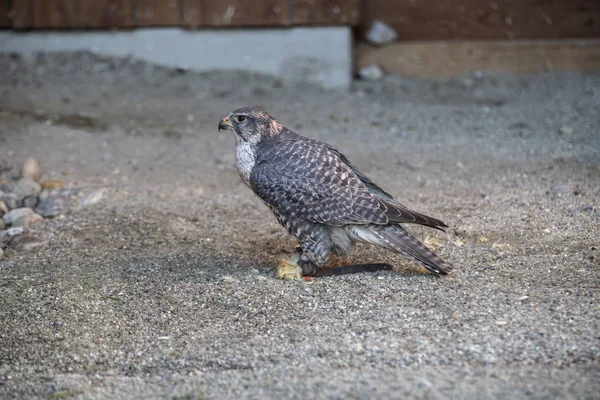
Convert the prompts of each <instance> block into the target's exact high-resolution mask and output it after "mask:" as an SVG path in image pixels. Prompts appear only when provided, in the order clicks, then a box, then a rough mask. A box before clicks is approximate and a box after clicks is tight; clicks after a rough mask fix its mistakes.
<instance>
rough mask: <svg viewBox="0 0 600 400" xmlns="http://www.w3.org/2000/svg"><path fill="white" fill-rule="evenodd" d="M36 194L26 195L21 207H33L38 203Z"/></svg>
mask: <svg viewBox="0 0 600 400" xmlns="http://www.w3.org/2000/svg"><path fill="white" fill-rule="evenodd" d="M38 201H39V199H38V196H37V195H35V194H33V195H31V196H27V197H25V198H24V199H23V207H29V208H34V207H35V206H37V204H38Z"/></svg>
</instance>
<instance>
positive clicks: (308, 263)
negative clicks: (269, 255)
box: [277, 246, 317, 279]
mask: <svg viewBox="0 0 600 400" xmlns="http://www.w3.org/2000/svg"><path fill="white" fill-rule="evenodd" d="M316 273H317V267H316V265H315V264H314V262H313V261H312V260H311V259H310V257H309V256H308V253H304V252H303V251H302V248H301V247H300V246H298V247H296V250H295V251H294V254H292V257H290V258H289V259H288V260H281V261H280V262H279V265H278V266H277V278H279V279H300V278H301V277H303V276H314V275H315V274H316Z"/></svg>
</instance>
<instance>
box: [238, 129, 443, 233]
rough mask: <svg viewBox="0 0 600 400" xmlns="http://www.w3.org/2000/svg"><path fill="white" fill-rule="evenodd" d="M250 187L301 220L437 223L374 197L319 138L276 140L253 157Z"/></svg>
mask: <svg viewBox="0 0 600 400" xmlns="http://www.w3.org/2000/svg"><path fill="white" fill-rule="evenodd" d="M369 182H370V181H369ZM250 185H251V187H252V189H253V190H254V192H255V193H256V194H257V195H258V196H259V197H260V198H261V199H262V200H264V201H265V202H267V203H268V204H270V205H271V206H273V207H275V208H276V209H277V210H278V211H279V212H280V213H282V214H284V215H287V216H290V217H292V218H296V219H299V220H306V221H310V222H315V223H321V224H325V225H347V224H379V225H385V224H388V223H401V222H412V223H421V224H425V225H430V226H436V225H440V224H441V222H440V221H437V220H433V219H428V218H427V217H425V216H421V215H420V214H417V213H414V212H411V211H408V210H401V209H399V208H398V207H396V206H394V205H393V204H391V203H390V202H388V201H386V199H384V198H378V197H377V196H374V195H373V194H372V193H371V192H370V191H369V188H368V187H367V186H366V185H365V184H364V183H363V182H362V181H361V179H360V178H359V177H358V176H357V174H356V173H355V172H354V171H353V168H352V167H350V166H349V165H348V164H347V163H346V162H345V161H344V160H343V158H342V157H341V156H340V154H339V153H338V152H337V151H336V150H335V149H331V148H329V147H328V146H327V145H325V144H324V143H321V142H317V141H312V140H290V141H284V142H279V143H277V144H275V145H274V146H273V147H271V148H270V149H268V150H266V151H265V152H264V154H263V155H262V156H261V157H260V158H259V159H258V160H257V164H256V166H255V167H254V169H253V170H252V173H251V175H250ZM384 193H385V192H384ZM392 201H393V200H392ZM442 226H443V225H442Z"/></svg>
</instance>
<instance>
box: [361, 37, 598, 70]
mask: <svg viewBox="0 0 600 400" xmlns="http://www.w3.org/2000/svg"><path fill="white" fill-rule="evenodd" d="M356 62H357V65H358V67H359V68H361V67H364V66H367V65H372V64H376V65H379V66H381V67H382V68H383V69H384V70H386V71H388V72H393V73H396V74H399V75H402V76H407V77H416V78H426V77H445V76H457V75H462V74H466V73H469V72H473V71H500V72H514V73H525V74H527V73H535V72H546V71H558V70H575V71H594V70H600V39H576V40H543V41H542V40H523V41H520V40H515V41H510V40H499V41H448V42H408V43H397V44H393V45H391V46H388V47H385V48H376V47H373V46H371V45H369V44H366V43H360V44H359V45H358V46H357V49H356Z"/></svg>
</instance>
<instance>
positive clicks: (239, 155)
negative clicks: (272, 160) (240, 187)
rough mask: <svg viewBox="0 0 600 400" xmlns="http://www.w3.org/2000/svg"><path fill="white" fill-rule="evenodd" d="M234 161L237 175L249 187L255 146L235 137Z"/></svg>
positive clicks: (254, 159) (254, 158)
mask: <svg viewBox="0 0 600 400" xmlns="http://www.w3.org/2000/svg"><path fill="white" fill-rule="evenodd" d="M235 140H236V144H235V160H236V167H237V170H238V174H240V177H241V178H242V181H244V183H245V184H246V185H247V186H250V173H251V172H252V168H254V163H255V161H256V153H255V144H254V143H252V142H246V141H244V140H243V139H242V138H240V137H239V136H238V135H235Z"/></svg>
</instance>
